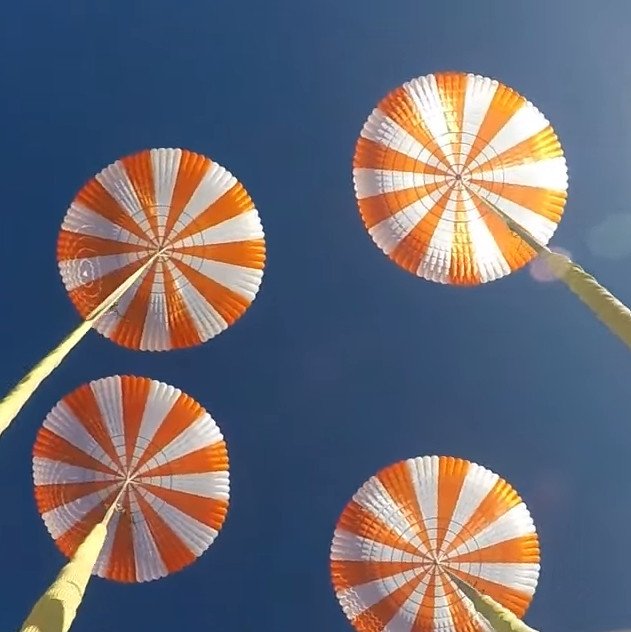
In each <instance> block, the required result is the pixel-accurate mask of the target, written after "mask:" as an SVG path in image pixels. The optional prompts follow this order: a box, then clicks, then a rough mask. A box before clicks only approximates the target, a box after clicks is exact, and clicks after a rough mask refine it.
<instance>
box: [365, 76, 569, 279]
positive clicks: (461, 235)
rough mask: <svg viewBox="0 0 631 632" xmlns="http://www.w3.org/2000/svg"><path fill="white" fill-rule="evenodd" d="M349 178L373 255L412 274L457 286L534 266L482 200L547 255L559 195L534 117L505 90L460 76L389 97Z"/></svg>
mask: <svg viewBox="0 0 631 632" xmlns="http://www.w3.org/2000/svg"><path fill="white" fill-rule="evenodd" d="M353 177H354V182H355V192H356V197H357V201H358V205H359V210H360V213H361V216H362V219H363V221H364V224H365V226H366V229H367V230H368V232H369V233H370V236H371V237H372V239H373V241H374V242H375V244H376V245H377V246H378V247H379V248H380V249H381V250H382V251H383V252H384V253H385V254H387V255H388V257H389V258H390V259H391V260H392V261H394V262H395V263H396V264H397V265H399V266H400V267H402V268H403V269H405V270H407V271H409V272H411V273H412V274H414V275H417V276H420V277H423V278H425V279H428V280H431V281H436V282H439V283H452V284H458V285H476V284H479V283H485V282H488V281H492V280H495V279H498V278H500V277H503V276H505V275H507V274H509V273H510V272H512V271H514V270H517V269H519V268H521V267H523V266H524V265H526V264H527V263H528V262H529V261H530V260H531V259H532V258H533V257H534V256H535V255H536V253H535V251H534V250H533V248H532V247H531V246H530V245H528V244H527V243H526V242H524V241H523V240H522V239H521V238H520V237H519V236H518V235H516V234H515V233H514V232H513V231H511V230H510V229H509V228H508V227H507V226H506V224H505V223H504V222H503V221H502V220H501V219H500V218H499V217H497V215H496V213H494V212H493V211H492V209H490V208H489V207H488V206H487V205H486V204H485V201H486V200H488V201H490V202H492V203H493V204H495V205H497V206H498V207H499V208H501V209H502V211H504V212H505V213H506V214H507V215H508V216H510V217H511V218H512V219H514V220H515V221H516V222H517V223H518V224H520V225H521V226H523V227H524V228H525V229H526V230H527V231H528V232H529V233H530V234H532V235H533V236H534V237H535V238H536V239H537V240H538V241H539V242H540V243H542V244H547V243H548V242H549V240H550V238H551V237H552V235H553V234H554V232H555V230H556V227H557V224H558V223H559V221H560V219H561V216H562V213H563V210H564V206H565V202H566V198H567V188H568V177H567V166H566V162H565V159H564V157H563V149H562V147H561V144H560V142H559V139H558V138H557V136H556V134H555V132H554V130H553V129H552V127H551V126H550V124H549V122H548V121H547V119H546V118H545V116H544V115H543V114H542V113H541V112H540V111H539V110H538V109H537V108H536V107H535V106H534V105H533V104H532V103H530V102H529V101H527V100H526V99H525V98H524V97H523V96H521V95H520V94H518V93H517V92H515V91H514V90H513V89H511V88H509V87H508V86H505V85H504V84H502V83H499V82H498V81H495V80H492V79H489V78H487V77H482V76H480V75H474V74H466V73H459V72H447V73H435V74H430V75H426V76H423V77H418V78H415V79H412V80H411V81H408V82H406V83H404V84H403V85H402V86H400V87H398V88H396V89H395V90H393V91H392V92H390V93H389V94H388V95H387V96H386V97H385V98H384V99H383V100H382V101H381V102H380V103H379V104H378V107H377V108H376V109H375V110H373V112H372V114H371V115H370V116H369V118H368V120H367V121H366V123H365V125H364V127H363V129H362V131H361V135H360V138H359V140H358V142H357V146H356V151H355V157H354V161H353Z"/></svg>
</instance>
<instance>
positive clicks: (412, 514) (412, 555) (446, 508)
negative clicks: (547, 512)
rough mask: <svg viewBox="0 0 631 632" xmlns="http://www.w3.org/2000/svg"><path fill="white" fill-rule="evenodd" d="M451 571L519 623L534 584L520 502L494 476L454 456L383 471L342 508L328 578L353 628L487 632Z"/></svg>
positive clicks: (535, 547) (531, 543) (530, 531)
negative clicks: (498, 604) (516, 618)
mask: <svg viewBox="0 0 631 632" xmlns="http://www.w3.org/2000/svg"><path fill="white" fill-rule="evenodd" d="M450 573H453V575H455V576H456V577H458V578H460V579H462V580H464V581H465V582H467V583H468V584H470V585H471V586H473V587H474V588H475V589H476V590H478V591H479V592H480V593H483V594H485V595H489V596H490V597H492V598H493V599H494V600H495V601H497V602H498V603H500V604H501V605H503V606H505V607H506V608H508V609H510V610H511V611H512V612H513V613H515V614H516V615H517V616H519V617H521V616H522V615H523V614H524V613H525V611H526V609H527V608H528V605H529V604H530V601H531V599H532V597H533V594H534V592H535V588H536V586H537V581H538V578H539V543H538V538H537V534H536V531H535V526H534V524H533V521H532V519H531V517H530V514H529V512H528V509H527V508H526V505H525V504H524V503H523V502H522V500H521V498H520V497H519V496H518V495H517V493H516V492H515V491H514V490H513V489H512V487H511V486H510V485H509V484H508V483H506V482H505V481H504V480H502V479H501V478H500V477H499V476H498V475H497V474H494V473H493V472H491V471H489V470H487V469H486V468H484V467H481V466H479V465H476V464H475V463H470V462H469V461H464V460H461V459H456V458H452V457H437V456H432V457H422V458H415V459H409V460H407V461H402V462H399V463H396V464H394V465H391V466H389V467H386V468H385V469H383V470H381V471H380V472H379V473H378V474H377V475H376V476H373V477H372V478H370V479H369V480H368V481H367V482H366V483H364V485H362V487H361V488H360V489H359V490H358V491H357V493H356V494H355V495H354V496H353V499H352V500H351V501H350V502H349V503H348V505H347V506H346V508H345V509H344V511H343V513H342V515H341V517H340V519H339V521H338V523H337V527H336V529H335V534H334V538H333V543H332V546H331V578H332V582H333V587H334V589H335V593H336V595H337V598H338V600H339V602H340V604H341V606H342V608H343V610H344V612H345V614H346V616H347V617H348V619H349V620H350V621H351V623H352V624H353V627H354V628H355V629H357V630H360V631H362V632H378V631H380V630H410V631H411V632H422V631H425V630H443V631H444V632H487V631H488V630H491V628H490V627H489V625H488V622H486V621H485V620H484V619H483V618H482V617H480V615H479V614H477V612H476V610H475V608H474V607H473V604H472V602H471V601H470V600H469V599H468V598H467V597H466V596H465V594H464V593H463V592H462V591H461V590H460V589H459V588H458V586H457V585H456V583H454V581H452V579H451V577H450Z"/></svg>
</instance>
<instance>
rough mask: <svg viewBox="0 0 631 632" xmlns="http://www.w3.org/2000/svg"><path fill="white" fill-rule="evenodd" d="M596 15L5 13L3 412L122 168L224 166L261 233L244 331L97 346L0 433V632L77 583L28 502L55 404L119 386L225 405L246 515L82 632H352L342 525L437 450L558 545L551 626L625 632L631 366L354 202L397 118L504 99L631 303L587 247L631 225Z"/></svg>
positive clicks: (533, 1) (416, 7)
mask: <svg viewBox="0 0 631 632" xmlns="http://www.w3.org/2000/svg"><path fill="white" fill-rule="evenodd" d="M600 5H601V3H600V2H596V0H594V1H590V2H585V1H580V0H576V1H574V2H570V1H568V0H528V1H526V0H516V1H514V2H500V1H499V0H496V1H491V0H476V2H465V1H464V0H441V2H432V3H430V2H427V1H425V0H391V1H389V2H383V1H378V0H362V1H359V0H348V1H346V2H340V1H338V0H319V1H318V2H315V1H312V0H294V1H290V0H285V1H281V0H267V1H266V2H257V1H256V0H247V1H242V2H239V1H237V0H232V1H228V0H213V2H208V1H202V0H188V1H187V2H181V3H175V2H167V1H166V0H153V2H148V1H145V2H140V1H137V0H111V1H110V2H99V3H92V2H83V1H80V0H66V1H65V2H57V3H47V2H43V1H41V0H40V1H39V2H33V1H32V0H25V1H23V2H21V3H19V4H18V3H15V2H14V3H12V4H11V5H10V6H8V7H6V8H5V9H4V11H3V20H2V22H1V23H0V85H1V86H2V98H1V99H0V120H2V121H3V130H2V154H1V161H2V171H1V173H2V175H1V177H0V186H1V188H2V203H3V210H4V222H3V230H2V231H1V232H0V256H1V257H2V261H3V263H4V271H5V273H4V274H3V275H2V283H3V294H2V297H3V298H2V301H3V316H2V319H0V328H1V333H2V340H3V362H2V364H1V365H0V389H1V390H2V391H7V390H8V389H9V388H10V386H12V385H13V383H14V382H16V381H17V380H18V379H19V378H20V377H21V376H22V375H23V373H24V372H25V370H27V369H28V368H29V367H30V366H31V365H32V364H33V363H34V362H35V361H36V360H37V359H38V358H39V357H40V356H41V355H42V354H43V353H44V352H45V351H47V350H48V349H49V348H51V347H52V346H53V345H54V344H56V343H57V341H58V340H59V339H60V338H61V337H62V336H63V335H65V333H67V332H68V331H69V330H70V329H71V328H72V327H73V326H75V325H76V324H77V322H78V316H77V315H76V313H75V312H74V309H73V307H72V305H71V303H70V301H69V300H68V298H67V297H66V296H65V293H64V290H63V286H62V284H61V281H60V279H59V275H58V272H57V269H56V262H55V242H56V237H57V232H58V229H59V226H60V224H61V221H62V218H63V215H64V213H65V210H66V208H67V206H68V204H69V202H70V200H71V199H72V197H73V196H74V194H75V193H76V191H77V190H78V188H79V187H80V186H81V185H82V184H83V183H84V182H85V181H86V180H87V179H88V178H90V177H91V176H92V175H93V174H94V173H95V172H97V171H99V170H100V169H101V168H102V167H104V166H106V165H107V164H109V163H111V162H112V161H114V160H115V159H116V158H118V157H120V156H123V155H126V154H128V153H131V152H134V151H137V150H140V149H144V148H148V147H184V148H188V149H191V150H193V151H197V152H201V153H204V154H207V155H209V156H210V157H212V158H214V159H216V160H217V161H219V162H220V163H222V164H223V165H224V166H226V167H227V168H228V169H230V170H231V171H232V172H233V173H234V174H235V175H236V176H237V177H238V178H239V179H240V180H241V181H242V182H243V183H244V184H245V186H246V187H247V189H248V190H249V192H250V194H251V195H252V197H253V198H254V200H255V202H256V204H257V206H258V208H259V210H260V214H261V218H262V221H263V224H264V227H265V230H266V233H267V244H268V256H269V259H268V265H267V268H266V275H265V278H264V281H263V285H262V288H261V292H260V294H259V296H258V297H257V299H256V301H255V303H254V304H253V306H252V308H251V309H250V311H249V312H248V313H247V315H246V316H245V317H244V318H243V319H242V321H240V322H239V323H238V324H237V325H235V326H234V327H233V328H232V329H230V330H229V331H227V332H225V333H223V334H221V335H220V336H219V337H218V338H216V339H215V340H213V341H211V342H210V343H209V344H206V345H204V346H202V347H199V348H196V349H194V350H185V351H178V352H171V353H168V354H159V355H158V354H150V353H133V352H130V351H127V350H125V349H122V348H119V347H117V346H115V345H114V344H112V343H111V342H109V341H107V340H105V339H103V338H101V337H100V336H99V335H98V334H96V333H95V332H91V333H90V334H89V336H88V337H87V339H86V340H85V341H84V342H83V343H82V344H81V346H80V347H79V348H78V349H77V350H75V351H74V352H73V353H72V355H71V356H70V357H69V358H68V360H67V361H66V362H65V363H64V364H63V366H62V367H61V368H60V369H59V370H58V371H57V372H56V373H55V375H54V376H53V377H52V378H51V379H49V380H48V381H47V382H46V383H45V384H44V386H43V387H42V388H41V389H40V390H39V391H38V393H37V395H36V396H35V397H34V398H33V399H32V400H31V402H30V403H29V404H28V406H27V407H26V408H25V409H24V410H23V411H22V413H21V414H20V416H19V418H18V419H17V420H16V422H15V424H14V425H13V427H12V428H11V429H10V430H9V431H8V432H7V433H6V434H5V435H3V437H2V440H1V441H0V494H1V495H2V496H1V497H2V499H3V505H2V509H1V510H0V565H1V568H2V570H3V572H4V574H5V578H6V579H5V580H4V581H3V583H2V586H3V602H2V608H0V629H6V630H9V629H15V628H16V627H18V626H19V624H20V623H21V621H22V620H23V618H24V617H25V616H26V614H27V613H28V610H29V608H30V606H31V604H32V603H33V601H34V600H35V599H36V598H37V596H38V595H39V594H40V593H41V591H42V590H43V589H44V588H45V586H46V585H47V584H48V583H49V582H50V580H51V579H52V578H53V577H54V575H55V574H56V572H57V570H58V569H59V568H60V567H61V565H62V563H63V559H62V557H61V555H60V554H59V553H58V552H57V550H56V549H55V547H54V545H53V543H52V541H51V539H50V538H49V536H48V534H47V532H46V530H45V528H44V525H43V523H42V521H41V519H40V518H39V516H38V514H37V511H36V508H35V503H34V501H33V497H32V480H31V457H30V452H31V447H32V444H33V441H34V438H35V433H36V432H37V429H38V428H39V426H40V424H41V422H42V420H43V418H44V417H45V415H46V414H47V412H48V410H49V409H50V408H51V407H52V406H53V405H54V404H55V403H56V402H57V401H58V400H59V399H60V398H61V397H62V396H63V395H65V394H66V393H68V392H69V391H71V390H73V389H74V388H75V387H77V386H79V385H80V384H82V383H84V382H86V381H89V380H92V379H96V378H100V377H104V376H107V375H113V374H117V373H132V374H137V375H143V376H147V377H151V378H155V379H160V380H163V381H166V382H169V383H171V384H173V385H175V386H177V387H179V388H182V389H183V390H185V391H186V392H188V393H189V394H190V395H192V396H193V397H195V398H196V399H197V400H199V401H200V402H201V403H202V404H203V405H204V406H206V407H207V408H208V410H209V411H210V412H211V413H212V414H213V416H214V417H215V418H216V419H217V421H218V423H219V424H220V426H221V428H222V430H223V432H224V434H225V437H226V440H227V442H228V448H229V451H230V457H231V462H232V468H231V479H232V503H231V509H230V513H229V515H228V520H227V522H226V524H225V527H224V529H223V531H222V533H221V535H220V536H219V538H218V539H217V541H216V543H215V544H214V545H213V546H212V548H211V549H210V550H209V551H208V552H207V553H206V554H205V555H204V556H203V557H202V558H201V559H200V560H199V561H198V562H197V563H196V564H194V565H193V566H191V567H190V568H188V569H186V570H185V571H183V572H182V573H180V574H177V575H174V576H172V577H169V578H167V579H164V580H160V581H158V582H151V583H149V584H144V585H136V586H126V585H117V584H114V583H110V582H106V581H104V580H101V579H99V578H95V579H94V580H93V581H92V583H91V584H90V586H89V588H88V593H87V596H86V599H85V601H84V605H83V607H82V609H81V611H80V613H79V616H78V618H77V620H76V623H75V625H74V626H73V630H74V631H75V632H88V631H90V632H111V631H112V630H116V631H117V632H126V631H128V630H129V631H131V630H165V631H166V630H174V629H187V628H188V627H192V626H196V627H197V628H198V629H200V628H201V629H215V630H225V631H231V630H234V631H239V632H241V631H250V630H251V631H254V630H266V631H270V632H281V631H285V630H287V631H289V630H297V629H299V630H301V632H311V631H313V632H316V631H317V632H321V631H322V630H327V631H331V632H338V631H339V632H342V631H344V630H349V629H350V628H349V626H348V624H347V623H346V621H345V619H344V616H343V614H342V612H341V609H340V608H339V606H338V604H337V602H336V600H335V598H334V596H333V592H332V590H331V588H330V587H329V578H328V548H329V542H330V539H331V536H332V531H333V528H334V524H335V521H336V519H337V516H338V514H339V512H340V511H341V510H342V508H343V506H344V504H345V503H346V501H347V500H348V499H349V498H350V496H351V495H352V494H353V493H354V491H355V490H356V488H357V487H358V486H359V485H360V484H361V483H362V482H363V481H364V480H365V479H366V478H368V477H369V476H370V475H372V474H373V473H374V472H375V471H376V470H378V469H380V468H381V467H383V466H385V465H387V464H389V463H391V462H394V461H397V460H399V459H402V458H407V457H410V456H417V455H425V454H433V453H436V454H450V455H454V456H459V457H463V458H467V459H471V460H473V461H476V462H478V463H480V464H483V465H485V466H487V467H489V468H491V469H492V470H494V471H496V472H497V473H498V474H500V475H501V476H503V477H505V478H506V479H507V480H509V481H510V482H511V483H512V484H513V485H514V486H515V487H516V488H517V490H518V491H519V492H520V493H521V495H522V496H523V498H524V499H525V501H526V502H527V504H528V506H529V508H530V510H531V513H532V514H533V517H534V520H535V523H536V525H537V527H538V531H539V534H540V538H541V545H542V575H541V579H540V583H539V587H538V590H537V593H536V596H535V599H534V602H533V605H532V606H531V609H530V610H529V613H528V615H527V620H528V622H529V623H530V624H531V625H532V626H534V627H536V628H537V629H541V630H544V631H545V630H556V631H559V632H564V631H568V632H569V631H570V630H571V631H572V632H607V630H611V629H614V628H623V627H625V626H629V624H631V601H630V600H629V599H628V595H629V592H630V590H631V566H630V565H629V564H628V559H629V557H630V556H631V539H630V538H629V537H628V525H629V523H630V522H631V475H630V473H629V468H628V466H627V464H628V462H629V461H628V459H629V454H630V450H631V423H630V421H629V412H628V411H629V410H630V409H631V389H630V388H629V382H628V376H629V372H630V371H631V356H630V355H629V353H628V352H627V351H626V350H625V349H624V348H623V346H622V344H621V343H620V342H619V341H618V340H616V339H615V338H613V337H612V336H611V335H610V334H609V333H608V332H607V331H606V330H605V329H604V328H603V327H601V326H600V325H599V324H598V323H596V322H595V321H594V319H593V318H592V317H591V315H590V314H589V313H588V312H587V311H586V310H585V309H583V307H582V306H581V305H580V304H579V303H578V302H577V301H576V299H575V298H574V297H573V296H572V295H571V294H570V293H569V292H568V291H567V290H566V289H565V288H563V287H561V286H559V285H558V284H537V283H536V282H535V281H533V280H532V278H531V277H530V275H529V274H528V272H527V271H521V272H519V273H516V274H514V275H512V276H510V277H507V278H505V279H503V280H500V281H496V282H494V283H492V284H490V285H488V286H485V287H478V288H470V289H458V288H450V287H444V286H438V285H434V284H431V283H429V282H426V281H422V280H420V279H416V278H414V277H413V276H411V275H409V274H407V273H405V272H403V271H401V270H399V269H398V268H397V267H396V266H395V265H394V264H392V263H391V262H389V261H388V260H387V259H386V258H385V257H384V256H383V255H382V254H381V253H380V252H379V251H378V250H377V249H376V248H375V247H374V245H373V244H372V242H371V241H370V238H369V237H368V235H367V234H366V233H365V232H364V230H363V227H362V224H361V221H360V219H359V214H358V212H357V210H356V204H355V200H354V196H353V188H352V179H351V159H352V153H353V149H354V144H355V140H356V137H357V135H358V133H359V130H360V129H361V126H362V124H363V122H364V120H365V118H366V116H367V115H368V114H369V112H370V110H371V109H372V108H373V107H374V105H375V104H376V102H377V101H378V100H379V99H380V98H381V97H382V96H384V94H385V93H386V92H387V91H389V90H390V89H392V88H394V87H395V86H397V85H398V84H400V83H402V82H403V81H406V80H407V79H410V78H411V77H414V76H418V75H422V74H426V73H429V72H434V71H438V70H463V71H471V72H476V73H480V74H484V75H488V76H492V77H495V78H497V79H499V80H501V81H503V82H505V83H507V84H509V85H510V86H512V87H514V88H515V89H517V90H518V91H520V92H521V93H523V94H525V95H526V96H527V97H528V98H529V99H530V100H532V101H533V102H534V103H535V104H536V105H537V106H538V107H539V108H540V109H541V110H542V111H543V112H544V113H545V114H546V116H547V117H548V118H549V119H550V120H551V122H552V123H553V125H554V127H555V129H556V131H557V133H558V134H559V136H560V138H561V141H562V143H563V145H564V148H565V151H566V154H567V160H568V165H569V170H570V191H569V202H568V206H567V215H566V217H565V218H564V219H563V221H562V223H561V225H560V227H559V229H558V232H557V234H556V235H555V237H554V239H553V243H554V244H556V245H559V246H562V247H564V248H567V249H568V250H569V251H571V252H572V253H573V255H574V257H575V258H576V260H577V261H579V262H580V263H581V264H582V265H583V266H584V267H585V268H587V269H588V270H590V271H592V272H593V273H595V274H596V275H597V276H598V277H599V279H600V280H601V281H602V282H603V283H605V284H606V285H607V286H608V287H610V289H612V290H613V291H614V292H615V293H616V294H617V295H618V296H619V297H620V298H621V299H622V300H623V301H626V302H628V303H629V302H631V287H630V285H629V267H630V265H631V259H630V258H629V256H628V254H626V255H625V254H624V253H623V254H620V253H619V252H617V256H616V258H611V257H607V256H606V255H607V251H606V248H605V249H604V252H603V248H600V249H594V248H593V247H590V244H591V243H592V242H591V241H590V239H591V237H590V236H593V235H594V230H598V227H599V226H601V225H602V223H603V222H606V221H607V220H608V218H609V219H610V218H611V217H612V216H615V215H617V214H624V213H631V205H630V204H629V201H628V190H629V185H628V180H629V173H630V172H631V142H630V141H631V105H630V104H631V63H630V62H629V58H630V53H631V5H629V3H628V2H627V0H609V2H607V3H606V7H607V8H606V9H605V8H599V7H600ZM602 5H603V6H604V3H602ZM627 219H628V218H627ZM628 225H629V222H628V221H627V222H626V226H628ZM601 233H602V231H601ZM616 237H617V239H618V240H619V241H620V240H622V242H623V243H625V242H624V234H622V235H621V234H620V233H619V232H618V234H617V235H616ZM627 239H628V241H629V243H630V244H631V231H629V234H628V235H627ZM622 250H624V248H622ZM629 251H631V247H630V248H629V250H627V251H626V253H629ZM597 601H600V602H601V603H602V605H601V606H598V605H597Z"/></svg>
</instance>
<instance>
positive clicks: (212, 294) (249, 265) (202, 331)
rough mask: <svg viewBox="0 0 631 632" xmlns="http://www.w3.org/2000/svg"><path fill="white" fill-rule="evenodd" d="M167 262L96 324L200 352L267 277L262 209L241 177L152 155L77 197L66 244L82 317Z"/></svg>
mask: <svg viewBox="0 0 631 632" xmlns="http://www.w3.org/2000/svg"><path fill="white" fill-rule="evenodd" d="M155 253H160V256H159V257H158V258H157V259H156V260H155V261H154V262H153V263H152V264H151V266H149V267H148V269H147V270H145V271H144V272H143V274H142V275H141V277H140V279H138V281H137V282H136V283H135V284H134V285H133V286H132V288H131V289H130V290H129V291H127V292H126V293H125V295H124V296H123V297H122V298H121V299H120V300H119V302H118V305H117V306H116V308H115V309H113V310H111V311H110V312H109V313H108V314H106V315H105V316H103V317H102V318H100V319H99V321H98V322H97V323H96V324H95V328H96V329H97V331H99V332H100V333H101V334H102V335H104V336H106V337H107V338H109V339H111V340H113V341H114V342H116V343H118V344H120V345H123V346H125V347H129V348H131V349H142V350H149V351H163V350H168V349H173V348H181V347H191V346H194V345H198V344H200V343H203V342H205V341H207V340H208V339H210V338H212V337H213V336H216V335H217V334H219V333H220V332H222V331H223V330H224V329H226V328H227V327H228V326H230V325H232V324H233V323H234V322H235V321H236V320H237V319H238V318H240V317H241V316H242V315H243V313H244V312H245V311H246V310H247V308H248V307H249V306H250V304H251V302H252V301H253V300H254V297H255V296H256V294H257V292H258V289H259V286H260V284H261V280H262V277H263V268H264V264H265V241H264V234H263V228H262V226H261V222H260V220H259V215H258V211H257V210H256V208H255V206H254V203H253V201H252V199H251V198H250V196H249V195H248V193H247V191H246V190H245V189H244V188H243V186H242V185H241V184H240V183H239V182H238V181H237V180H236V178H235V177H234V176H233V175H232V174H231V173H230V172H228V171H227V170H226V169H224V168H223V167H222V166H220V165H219V164H217V163H216V162H213V161H211V160H210V159H209V158H206V157H205V156H201V155H199V154H195V153H192V152H190V151H187V150H183V149H151V150H147V151H142V152H140V153H138V154H135V155H132V156H129V157H126V158H123V159H121V160H118V161H116V162H115V163H114V164H112V165H110V166H109V167H107V168H105V169H103V170H102V171H101V172H100V173H99V174H97V175H96V176H95V177H94V178H93V179H92V180H90V181H89V182H88V183H87V184H86V185H85V186H84V187H83V188H82V189H81V190H80V191H79V193H78V194H77V196H76V197H75V199H74V200H73V202H72V204H71V205H70V208H69V209H68V212H67V213H66V217H65V219H64V221H63V224H62V228H61V232H60V234H59V239H58V244H57V258H58V262H59V270H60V272H61V277H62V280H63V282H64V285H65V286H66V289H67V290H68V293H69V295H70V298H71V300H72V302H73V303H74V305H75V307H76V308H77V309H78V311H79V313H80V314H81V316H82V317H84V318H85V317H86V316H87V315H88V314H89V313H90V312H91V311H92V310H93V309H94V308H95V307H96V306H97V305H99V303H101V301H103V299H105V298H106V297H107V296H108V295H109V294H111V293H112V291H113V290H114V289H115V288H116V287H118V286H120V285H121V284H122V283H123V282H124V281H125V279H126V278H128V277H129V276H130V275H131V274H133V272H134V271H135V270H137V269H138V268H140V267H141V266H142V264H143V263H144V262H146V261H147V260H148V259H149V258H150V257H151V256H152V255H154V254H155Z"/></svg>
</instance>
